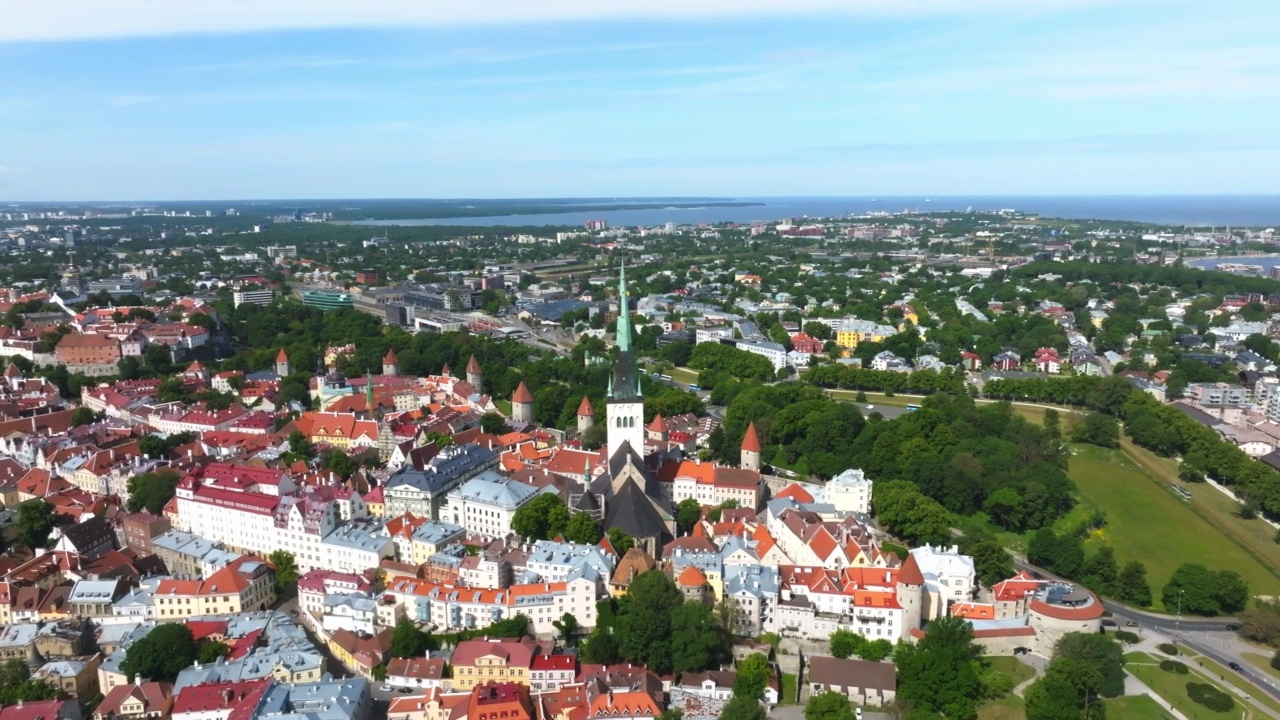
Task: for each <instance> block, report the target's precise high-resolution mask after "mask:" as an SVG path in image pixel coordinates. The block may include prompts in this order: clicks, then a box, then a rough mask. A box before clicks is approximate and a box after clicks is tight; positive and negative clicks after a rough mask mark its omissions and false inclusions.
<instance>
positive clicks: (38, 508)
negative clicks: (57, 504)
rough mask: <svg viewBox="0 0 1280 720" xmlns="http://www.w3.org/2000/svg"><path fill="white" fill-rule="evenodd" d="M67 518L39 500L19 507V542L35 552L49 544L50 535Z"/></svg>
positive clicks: (17, 525)
mask: <svg viewBox="0 0 1280 720" xmlns="http://www.w3.org/2000/svg"><path fill="white" fill-rule="evenodd" d="M66 520H67V518H64V517H63V516H61V515H58V514H57V513H56V512H54V511H53V506H52V505H50V504H49V503H47V502H45V501H44V500H41V499H39V498H34V499H31V500H28V501H26V502H24V503H22V504H21V505H18V522H17V524H16V527H17V531H18V542H20V543H22V544H23V545H25V546H26V547H28V548H31V549H32V550H35V549H37V548H42V547H44V546H45V545H47V544H48V543H49V533H51V532H53V529H54V528H55V527H57V526H59V525H61V524H63V523H64V522H65V521H66Z"/></svg>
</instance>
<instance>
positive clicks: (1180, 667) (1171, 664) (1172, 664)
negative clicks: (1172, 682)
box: [1160, 660, 1191, 675]
mask: <svg viewBox="0 0 1280 720" xmlns="http://www.w3.org/2000/svg"><path fill="white" fill-rule="evenodd" d="M1160 669H1161V670H1163V671H1165V672H1167V673H1173V674H1174V675H1186V674H1187V673H1189V672H1191V671H1190V670H1188V669H1187V666H1186V664H1184V663H1180V662H1178V661H1177V660H1161V661H1160Z"/></svg>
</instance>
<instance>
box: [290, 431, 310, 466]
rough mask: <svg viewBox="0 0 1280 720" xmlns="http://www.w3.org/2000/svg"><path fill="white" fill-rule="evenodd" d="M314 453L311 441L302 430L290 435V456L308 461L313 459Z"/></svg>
mask: <svg viewBox="0 0 1280 720" xmlns="http://www.w3.org/2000/svg"><path fill="white" fill-rule="evenodd" d="M313 452H314V451H313V450H312V449H311V441H310V440H308V439H307V436H306V435H303V434H302V431H301V430H294V431H293V432H291V433H289V454H290V455H293V456H294V457H297V458H302V459H306V458H309V457H311V455H312V453H313Z"/></svg>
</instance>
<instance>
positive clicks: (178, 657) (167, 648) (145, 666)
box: [120, 623, 200, 682]
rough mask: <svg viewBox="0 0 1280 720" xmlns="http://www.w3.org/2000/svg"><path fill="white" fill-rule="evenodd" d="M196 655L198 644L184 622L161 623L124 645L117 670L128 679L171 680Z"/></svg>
mask: <svg viewBox="0 0 1280 720" xmlns="http://www.w3.org/2000/svg"><path fill="white" fill-rule="evenodd" d="M199 655H200V648H199V647H198V646H197V645H196V641H195V638H194V637H193V636H192V635H191V630H190V629H188V628H187V626H186V625H180V624H177V623H164V624H163V625H157V626H156V627H154V628H152V630H151V632H149V633H147V634H146V635H145V636H144V637H142V638H141V639H139V640H138V641H137V642H135V643H133V644H132V645H130V646H129V647H128V648H127V649H126V651H125V656H124V660H123V661H122V662H121V663H120V671H121V672H123V673H124V674H125V675H127V676H128V677H129V682H134V681H135V680H136V679H137V678H139V677H144V678H147V679H148V680H157V681H161V682H173V681H174V680H175V679H177V677H178V673H180V672H182V671H183V670H185V669H186V668H188V667H190V666H191V664H192V663H194V662H195V661H196V658H198V657H199Z"/></svg>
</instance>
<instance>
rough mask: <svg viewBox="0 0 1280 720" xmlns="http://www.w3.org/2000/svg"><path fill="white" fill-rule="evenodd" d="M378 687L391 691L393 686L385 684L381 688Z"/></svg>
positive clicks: (384, 690)
mask: <svg viewBox="0 0 1280 720" xmlns="http://www.w3.org/2000/svg"><path fill="white" fill-rule="evenodd" d="M378 689H379V690H381V691H382V692H391V686H390V685H383V686H382V687H380V688H378Z"/></svg>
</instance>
